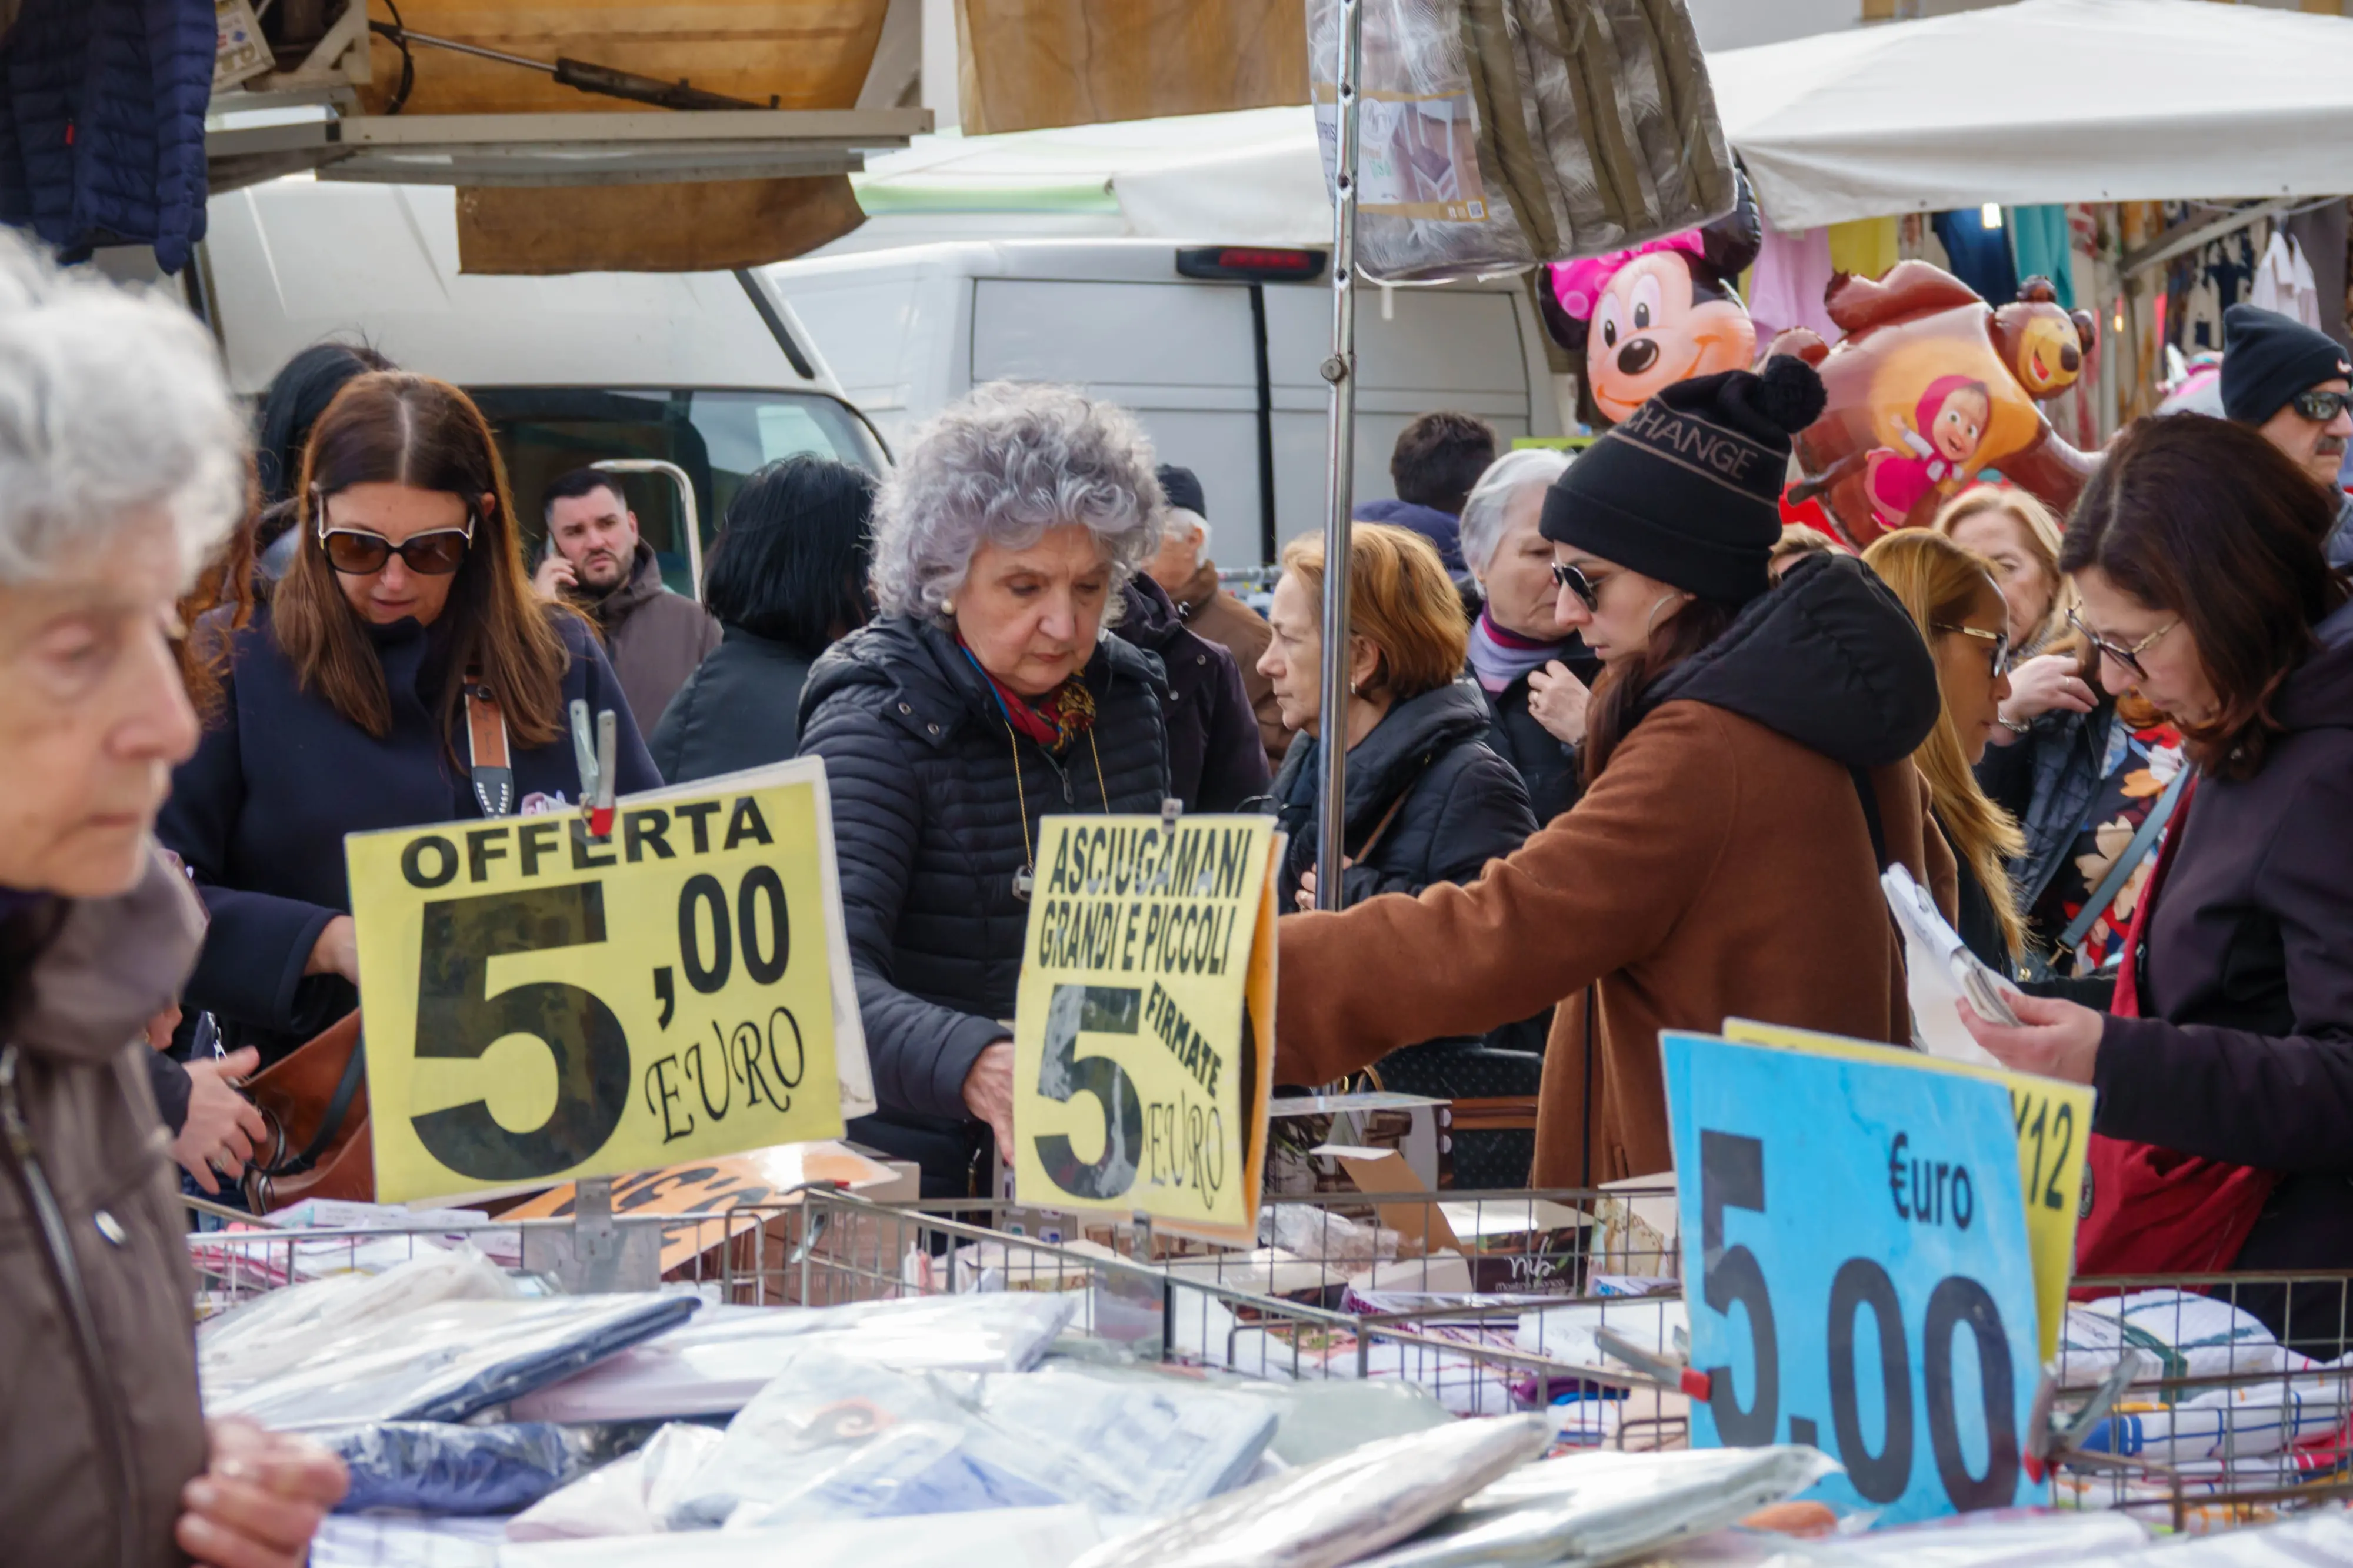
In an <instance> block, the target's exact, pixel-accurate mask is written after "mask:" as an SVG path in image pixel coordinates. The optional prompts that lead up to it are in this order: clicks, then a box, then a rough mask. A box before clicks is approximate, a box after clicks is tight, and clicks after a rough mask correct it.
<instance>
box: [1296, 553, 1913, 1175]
mask: <svg viewBox="0 0 2353 1568" xmlns="http://www.w3.org/2000/svg"><path fill="white" fill-rule="evenodd" d="M1937 704H1938V697H1937V690H1936V668H1935V666H1934V664H1933V663H1932V661H1931V660H1930V658H1929V657H1928V652H1927V649H1926V647H1925V645H1923V644H1922V642H1921V640H1920V636H1919V633H1918V632H1917V631H1915V629H1914V628H1913V625H1912V622H1911V619H1910V617H1909V616H1906V615H1905V612H1904V608H1903V606H1902V605H1900V604H1899V603H1897V601H1896V600H1895V598H1894V595H1891V594H1890V593H1888V591H1887V590H1886V589H1885V588H1884V587H1883V586H1882V585H1881V584H1879V582H1878V580H1877V579H1876V578H1873V576H1871V574H1870V573H1869V572H1868V571H1867V570H1866V569H1865V568H1864V567H1863V566H1862V564H1861V563H1859V562H1855V561H1852V560H1850V559H1844V558H1841V559H1838V560H1832V559H1830V558H1828V557H1824V558H1821V559H1820V560H1818V561H1813V562H1808V563H1801V564H1800V565H1799V567H1797V568H1796V569H1794V570H1792V571H1791V572H1790V574H1788V577H1786V578H1785V579H1784V580H1783V582H1782V584H1781V586H1779V587H1778V588H1776V589H1774V590H1773V591H1772V592H1770V593H1767V594H1766V595H1762V596H1760V597H1758V598H1757V599H1756V600H1754V601H1753V602H1751V603H1750V604H1749V605H1748V606H1747V607H1746V609H1745V610H1743V611H1742V612H1741V614H1740V616H1739V617H1738V619H1737V620H1736V621H1735V622H1734V624H1733V626H1732V627H1731V628H1730V629H1729V630H1728V631H1726V632H1725V635H1724V636H1723V637H1719V638H1718V639H1717V640H1716V641H1715V643H1714V644H1713V645H1711V646H1710V647H1707V648H1706V649H1704V650H1703V651H1702V652H1701V653H1699V654H1698V655H1696V656H1694V658H1690V659H1688V660H1686V661H1685V662H1684V663H1683V664H1682V665H1680V666H1678V667H1676V668H1674V669H1672V670H1670V671H1669V672H1668V673H1667V674H1666V675H1665V676H1664V677H1662V679H1660V680H1658V681H1657V682H1656V683H1655V685H1654V686H1653V688H1652V689H1651V692H1650V693H1649V696H1648V700H1647V702H1646V703H1645V705H1644V708H1643V710H1642V711H1641V716H1640V718H1639V720H1638V721H1637V722H1636V723H1635V724H1634V725H1633V726H1632V728H1631V729H1630V731H1628V732H1627V734H1626V735H1625V737H1624V739H1623V740H1622V741H1620V743H1619V746H1618V749H1617V751H1616V752H1615V753H1614V754H1613V755H1612V756H1611V757H1610V759H1609V765H1608V766H1607V767H1606V768H1605V769H1603V771H1602V773H1601V775H1600V776H1599V778H1597V779H1596V780H1595V781H1594V782H1593V784H1592V787H1591V788H1589V789H1588V790H1587V791H1586V793H1585V795H1584V796H1583V797H1582V798H1581V799H1580V800H1579V801H1578V802H1577V805H1574V806H1572V807H1571V808H1570V809H1569V810H1567V811H1566V812H1564V813H1562V814H1561V815H1560V816H1557V817H1556V818H1554V819H1553V821H1552V822H1551V823H1550V824H1548V825H1546V826H1544V827H1542V828H1540V829H1538V830H1537V832H1536V834H1535V837H1532V838H1530V839H1529V840H1528V841H1527V843H1526V845H1525V847H1523V848H1521V849H1520V850H1519V851H1518V852H1517V853H1516V854H1514V855H1513V856H1511V857H1510V858H1507V859H1504V860H1502V861H1499V862H1497V863H1496V864H1494V865H1492V866H1490V867H1488V868H1487V870H1486V873H1485V875H1483V876H1482V877H1481V878H1480V879H1479V880H1478V881H1476V882H1473V883H1472V884H1471V885H1470V886H1468V887H1453V886H1449V885H1441V886H1438V887H1433V888H1430V889H1427V890H1425V891H1424V892H1422V893H1421V894H1420V895H1419V896H1418V897H1415V898H1404V897H1391V898H1379V899H1375V900H1371V901H1370V902H1368V903H1366V904H1364V905H1362V906H1360V907H1358V908H1356V909H1353V910H1347V911H1345V912H1344V913H1338V914H1324V913H1316V914H1302V915H1295V916H1290V917H1287V918H1286V919H1285V920H1284V921H1282V947H1281V950H1280V962H1279V965H1278V968H1277V971H1276V973H1277V974H1278V975H1279V976H1280V981H1279V984H1280V987H1281V990H1280V994H1279V996H1278V999H1277V1002H1278V1013H1277V1027H1276V1034H1275V1038H1276V1040H1277V1042H1278V1045H1277V1047H1276V1048H1277V1051H1278V1053H1279V1055H1278V1060H1277V1068H1276V1070H1277V1072H1278V1074H1279V1076H1281V1077H1282V1079H1285V1080H1287V1081H1293V1082H1322V1081H1324V1080H1326V1079H1331V1078H1334V1077H1336V1076H1338V1075H1339V1074H1340V1073H1342V1072H1345V1071H1348V1070H1352V1069H1353V1068H1356V1067H1358V1066H1361V1065H1362V1064H1364V1063H1365V1062H1367V1061H1370V1060H1373V1059H1374V1058H1377V1057H1379V1056H1381V1055H1382V1054H1383V1053H1384V1052H1387V1051H1388V1050H1391V1049H1394V1048H1395V1047H1398V1046H1401V1045H1404V1044H1406V1043H1407V1042H1409V1041H1413V1040H1420V1039H1427V1038H1429V1037H1432V1036H1435V1035H1443V1034H1461V1033H1470V1032H1479V1031H1483V1030H1488V1029H1493V1028H1494V1027H1495V1026H1497V1025H1500V1024H1504V1023H1507V1022H1509V1021H1511V1020H1513V1019H1515V1018H1522V1017H1525V1016H1528V1015H1529V1014H1531V1013H1534V1012H1535V1011H1537V1010H1538V1009H1540V1008H1542V1007H1544V1006H1546V1005H1549V1004H1552V1003H1555V1002H1564V1003H1566V1005H1562V1006H1561V1007H1560V1008H1559V1009H1558V1010H1557V1012H1556V1016H1555V1019H1554V1024H1553V1032H1552V1037H1551V1040H1550V1042H1549V1044H1548V1046H1547V1047H1546V1059H1545V1075H1544V1086H1543V1091H1542V1094H1541V1097H1540V1100H1539V1103H1538V1110H1537V1121H1536V1157H1535V1172H1534V1174H1533V1180H1534V1182H1535V1184H1536V1185H1538V1186H1587V1185H1591V1184H1595V1183H1598V1182H1604V1181H1613V1180H1618V1179H1620V1178H1623V1177H1628V1176H1640V1175H1651V1174H1654V1173H1660V1172H1663V1171H1666V1170H1669V1169H1671V1168H1672V1165H1673V1156H1672V1152H1671V1149H1670V1146H1669V1143H1668V1139H1667V1122H1666V1107H1665V1093H1664V1085H1663V1081H1662V1077H1661V1073H1660V1066H1659V1043H1658V1042H1659V1031H1660V1030H1661V1029H1662V1028H1667V1029H1696V1030H1703V1031H1707V1032H1713V1031H1715V1030H1716V1029H1718V1028H1720V1027H1721V1026H1723V1023H1724V1020H1725V1018H1726V1017H1728V1016H1741V1017H1749V1018H1757V1019H1762V1020H1764V1021H1766V1022H1768V1023H1778V1024H1788V1025H1794V1026H1799V1027H1801V1028H1810V1029H1820V1030H1827V1031H1829V1032H1831V1033H1834V1034H1841V1035H1847V1036H1852V1037H1860V1038H1864V1039H1876V1040H1886V1041H1891V1042H1894V1041H1906V1040H1908V1039H1909V1038H1910V1037H1911V1026H1910V1009H1909V1006H1908V1005H1907V1002H1906V998H1905V986H1904V969H1903V954H1902V952H1901V949H1900V947H1899V944H1898V942H1897V939H1896V936H1895V932H1894V925H1893V922H1892V921H1890V919H1889V917H1888V913H1887V906H1886V903H1885V901H1884V900H1883V898H1882V896H1881V893H1880V889H1879V857H1878V855H1877V853H1876V852H1875V851H1874V848H1873V833H1872V830H1871V825H1870V822H1869V819H1868V817H1867V816H1866V815H1865V812H1864V808H1863V797H1862V787H1861V786H1864V785H1867V786H1868V788H1869V790H1870V792H1871V795H1870V798H1871V800H1872V803H1873V805H1875V807H1876V810H1877V816H1878V819H1879V825H1880V829H1881V833H1880V837H1882V838H1883V842H1884V845H1885V849H1886V855H1887V858H1889V859H1890V860H1891V861H1901V862H1902V863H1903V864H1904V865H1905V867H1906V868H1908V869H1910V870H1911V872H1912V873H1913V875H1914V876H1915V877H1919V878H1921V879H1924V881H1926V884H1927V885H1928V886H1929V887H1930V888H1931V889H1934V890H1935V891H1936V894H1937V896H1938V899H1939V901H1940V902H1941V903H1943V905H1944V906H1945V908H1946V909H1947V910H1950V908H1951V899H1952V889H1953V863H1952V857H1951V854H1950V852H1949V851H1947V850H1946V849H1945V847H1944V844H1943V841H1942V839H1941V838H1940V837H1938V836H1936V834H1934V833H1931V832H1928V831H1927V830H1926V789H1925V786H1924V785H1923V784H1922V782H1921V780H1920V777H1919V774H1918V773H1917V771H1916V770H1915V768H1914V767H1913V766H1912V763H1911V756H1912V752H1913V750H1914V748H1915V747H1916V746H1917V745H1918V744H1919V743H1920V742H1921V740H1922V739H1924V738H1925V737H1926V734H1927V732H1928V730H1929V728H1930V726H1931V725H1932V724H1934V723H1935V721H1936V713H1937ZM1854 770H1862V773H1857V772H1855V771H1854ZM1588 987H1591V988H1592V989H1591V990H1590V991H1588ZM1588 998H1592V999H1594V1000H1597V1001H1598V1008H1596V1009H1593V1010H1592V1016H1590V1018H1589V1019H1588Z"/></svg>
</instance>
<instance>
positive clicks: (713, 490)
mask: <svg viewBox="0 0 2353 1568" xmlns="http://www.w3.org/2000/svg"><path fill="white" fill-rule="evenodd" d="M473 397H474V401H475V402H476V403H477V404H478V405H480V407H481V410H482V416H483V417H484V418H485V419H488V420H489V421H490V425H491V435H492V436H493V437H496V439H497V441H498V444H499V452H500V455H501V457H503V458H505V459H506V465H507V479H508V482H509V483H511V484H512V486H513V487H514V500H515V510H516V511H517V512H519V513H520V514H521V516H520V520H519V521H521V523H522V536H523V542H524V543H525V545H526V546H527V547H528V548H529V549H530V550H531V551H532V552H533V559H534V560H536V559H537V552H538V547H539V544H540V542H541V540H542V539H543V538H544V537H545V534H546V524H545V522H544V510H543V497H544V496H545V494H546V492H547V487H548V485H549V484H550V483H551V482H552V481H553V480H554V479H557V478H559V477H561V476H562V475H565V474H567V473H570V472H571V471H572V470H573V469H575V468H585V467H586V466H587V465H588V464H590V463H594V462H596V461H598V460H599V459H601V458H662V459H664V460H666V461H669V462H672V463H676V464H677V465H678V466H679V467H680V468H684V469H685V470H686V472H687V476H688V478H689V479H691V481H692V483H693V486H694V507H695V512H696V515H697V518H698V519H699V521H700V522H701V524H702V548H703V550H704V552H705V553H706V554H707V553H708V552H709V551H710V549H711V542H712V539H714V538H715V537H716V536H717V535H718V532H719V523H720V520H721V518H722V517H723V516H724V515H725V514H726V510H727V505H728V503H729V502H730V501H732V500H734V499H735V492H736V491H737V490H738V489H742V488H743V484H744V479H746V478H747V477H748V476H749V475H751V474H752V473H753V472H754V471H755V470H756V469H758V468H763V467H765V465H767V464H769V463H774V462H777V461H779V460H781V459H783V458H789V457H792V456H794V455H796V454H797V453H801V452H814V453H816V454H817V455H818V456H819V457H826V458H839V460H841V461H842V462H845V463H854V464H856V465H857V466H858V467H860V468H865V469H867V470H868V471H869V472H871V473H877V474H879V473H881V469H882V462H883V455H882V450H881V447H880V446H879V445H878V444H877V443H876V441H875V439H874V437H873V436H872V435H871V433H870V432H869V431H868V430H867V428H866V426H865V424H864V422H863V421H861V420H860V418H859V417H858V416H857V415H856V414H854V413H852V412H851V411H850V410H849V408H847V407H845V406H844V405H842V404H840V403H839V402H837V401H835V400H834V399H833V398H830V397H827V396H824V395H821V394H817V393H800V392H712V391H697V390H688V391H663V390H659V389H598V388H593V387H567V386H547V387H513V386H500V387H483V388H479V389H475V390H474V391H473ZM615 477H616V478H617V479H618V480H619V482H620V485H621V489H622V492H623V493H624V494H625V495H626V496H627V497H628V502H629V509H630V510H632V511H634V512H636V513H637V514H638V532H639V534H640V535H641V536H642V537H643V538H644V540H645V542H647V543H648V544H650V545H652V546H653V549H654V553H655V554H656V555H657V556H659V558H660V561H661V568H662V578H663V581H665V582H667V583H668V584H670V586H671V587H672V588H674V589H676V590H677V591H679V592H680V593H681V594H691V593H692V592H693V591H694V589H693V584H691V581H690V580H689V574H688V570H687V552H686V533H685V528H684V521H685V520H684V518H683V517H682V516H681V508H680V505H679V498H678V490H677V487H676V486H674V485H673V484H672V483H671V482H670V479H667V478H666V477H664V476H663V475H660V474H621V475H617V476H615Z"/></svg>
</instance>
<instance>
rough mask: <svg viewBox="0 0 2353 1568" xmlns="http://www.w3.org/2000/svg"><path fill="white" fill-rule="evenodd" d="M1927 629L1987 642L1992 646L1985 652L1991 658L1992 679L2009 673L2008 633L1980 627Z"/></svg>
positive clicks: (1934, 626) (1933, 627)
mask: <svg viewBox="0 0 2353 1568" xmlns="http://www.w3.org/2000/svg"><path fill="white" fill-rule="evenodd" d="M1928 629H1929V630H1930V631H1932V632H1954V633H1957V634H1958V635H1959V636H1962V637H1975V638H1977V639H1978V641H1980V642H1989V643H1991V644H1993V647H1990V648H1989V649H1987V651H1988V652H1989V653H1990V654H1991V655H1992V656H1993V658H1992V661H1991V662H1992V665H1993V670H1992V673H1993V676H1994V679H1997V680H1998V679H2000V678H2001V677H2002V676H2003V675H2005V674H2007V673H2008V672H2009V669H2010V634H2009V633H2008V632H1989V631H1987V630H1986V629H1985V628H1984V627H1982V626H1942V625H1932V626H1929V628H1928Z"/></svg>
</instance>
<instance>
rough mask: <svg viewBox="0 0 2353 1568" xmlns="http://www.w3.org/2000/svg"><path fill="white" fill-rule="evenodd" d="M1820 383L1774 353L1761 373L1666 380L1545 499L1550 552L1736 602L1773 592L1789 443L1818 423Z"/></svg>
mask: <svg viewBox="0 0 2353 1568" xmlns="http://www.w3.org/2000/svg"><path fill="white" fill-rule="evenodd" d="M1823 402H1824V395H1823V392H1822V380H1821V377H1820V375H1818V374H1815V372H1814V368H1813V367H1812V366H1811V365H1810V364H1808V363H1805V362H1804V361H1803V360H1800V359H1797V358H1795V357H1793V356H1791V355H1788V354H1783V355H1779V356H1777V357H1775V358H1773V359H1770V360H1767V361H1766V363H1765V369H1764V372H1763V374H1751V373H1749V372H1747V371H1745V370H1728V371H1725V372H1722V373H1721V374H1716V375H1704V376H1700V377H1698V378H1696V379H1694V380H1691V381H1681V382H1676V383H1675V384H1672V385H1671V386H1668V387H1666V388H1664V389H1662V391H1660V392H1659V393H1658V394H1657V395H1655V396H1653V397H1651V399H1650V401H1649V402H1647V403H1644V404H1643V405H1641V407H1639V408H1637V409H1635V410H1634V412H1633V413H1632V414H1630V415H1629V416H1627V417H1626V419H1625V420H1624V421H1623V422H1622V423H1620V424H1619V425H1617V426H1613V427H1612V428H1611V429H1610V430H1609V433H1608V434H1606V435H1604V436H1603V437H1601V438H1600V439H1599V440H1598V441H1596V442H1595V443H1594V444H1593V445H1592V446H1591V447H1588V448H1587V450H1586V452H1585V455H1584V456H1583V457H1580V458H1577V461H1576V462H1574V463H1571V464H1570V465H1569V466H1568V470H1567V472H1566V473H1564V474H1562V475H1561V477H1560V478H1559V479H1556V480H1555V481H1554V482H1553V486H1552V489H1550V491H1548V492H1547V493H1546V496H1545V504H1544V521H1543V524H1542V527H1543V532H1544V536H1545V537H1546V539H1549V540H1551V541H1553V542H1555V543H1556V544H1567V545H1571V546H1574V547H1575V548H1577V549H1579V550H1588V551H1590V552H1593V553H1594V554H1595V555H1597V556H1599V557H1600V558H1601V559H1602V560H1604V561H1608V562H1611V563H1615V564H1617V565H1619V566H1622V567H1625V568H1627V569H1628V570H1629V571H1633V572H1640V573H1641V574H1643V575H1644V576H1646V577H1655V578H1657V579H1658V580H1659V581H1660V582H1662V583H1670V584H1673V585H1674V586H1676V587H1678V588H1681V589H1683V591H1684V592H1686V593H1689V594H1694V595H1697V596H1699V597H1700V598H1703V599H1714V600H1717V601H1720V602H1722V603H1724V604H1727V605H1745V604H1746V603H1747V602H1748V601H1749V600H1751V599H1753V598H1755V597H1756V596H1757V595H1759V594H1762V593H1764V592H1765V590H1766V589H1767V588H1768V587H1770V586H1771V585H1772V575H1771V572H1770V570H1769V563H1770V561H1771V558H1772V552H1773V546H1774V545H1775V544H1777V543H1778V542H1780V538H1781V507H1780V499H1781V487H1782V485H1783V483H1784V482H1785V481H1786V480H1787V479H1788V467H1789V438H1790V437H1792V436H1794V435H1796V434H1797V433H1798V432H1799V431H1800V430H1803V429H1804V428H1805V427H1806V426H1809V425H1811V424H1812V423H1813V422H1814V421H1815V420H1816V419H1819V418H1820V417H1821V412H1822V405H1823Z"/></svg>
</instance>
